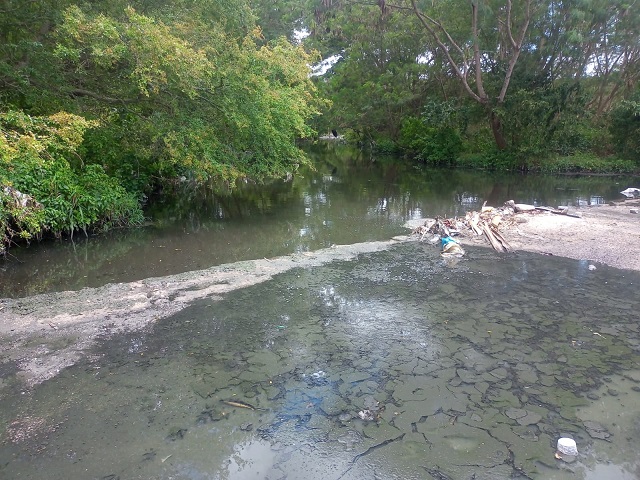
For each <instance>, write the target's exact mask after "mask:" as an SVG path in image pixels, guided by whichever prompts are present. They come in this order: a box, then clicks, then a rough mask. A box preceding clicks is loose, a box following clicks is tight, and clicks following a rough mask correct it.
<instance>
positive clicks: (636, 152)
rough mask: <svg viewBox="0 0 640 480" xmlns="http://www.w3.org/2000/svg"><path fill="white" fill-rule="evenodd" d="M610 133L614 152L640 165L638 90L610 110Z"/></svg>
mask: <svg viewBox="0 0 640 480" xmlns="http://www.w3.org/2000/svg"><path fill="white" fill-rule="evenodd" d="M610 133H611V136H612V138H613V143H614V145H615V149H616V153H617V154H618V155H620V156H621V157H623V158H627V159H629V160H633V161H635V162H636V164H638V165H640V92H639V93H637V94H636V95H635V96H634V97H633V98H631V99H629V100H626V101H623V102H621V103H620V105H618V106H617V107H616V108H615V109H614V110H613V111H612V112H611V124H610Z"/></svg>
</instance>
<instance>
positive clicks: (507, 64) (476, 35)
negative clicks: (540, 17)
mask: <svg viewBox="0 0 640 480" xmlns="http://www.w3.org/2000/svg"><path fill="white" fill-rule="evenodd" d="M465 4H466V5H467V8H466V10H467V11H468V14H467V19H466V20H467V27H464V26H463V23H464V18H459V17H458V18H451V17H449V18H447V17H448V15H449V14H450V13H451V12H460V11H464V9H465V8H464V7H465ZM400 8H404V7H400ZM410 9H411V11H412V12H413V14H414V15H415V16H416V17H417V18H418V19H419V20H420V23H421V24H422V26H423V28H424V29H425V30H426V31H427V32H428V33H429V35H430V36H431V38H432V40H433V41H434V42H435V44H436V45H437V51H436V53H437V54H440V55H443V56H444V57H445V58H446V60H447V62H448V64H449V66H450V68H451V69H452V71H453V73H454V74H455V76H456V77H457V78H458V80H459V81H460V82H461V84H462V87H463V88H464V91H465V92H466V94H467V95H469V97H471V98H472V99H473V100H474V101H476V102H478V103H479V104H480V105H482V106H483V108H484V109H485V111H486V112H487V115H488V119H489V123H490V126H491V131H492V132H493V136H494V138H495V142H496V145H497V147H498V148H499V149H501V150H502V149H505V148H506V147H507V145H508V144H507V140H506V138H505V136H504V132H503V128H502V119H501V118H500V115H499V114H498V108H499V107H501V106H502V105H503V104H504V101H505V98H506V96H507V92H508V89H509V85H510V82H511V78H512V75H513V71H514V69H515V67H516V64H517V62H518V59H519V58H520V54H521V52H522V50H523V47H524V46H525V39H526V35H527V32H528V29H529V25H530V23H531V20H532V16H533V14H534V11H533V9H532V0H524V1H523V2H521V5H519V8H517V9H516V8H514V5H513V2H512V1H511V0H504V1H485V2H480V1H478V0H472V1H470V2H468V1H464V2H460V1H457V0H453V1H444V2H438V4H437V5H436V2H431V7H429V6H428V4H422V5H420V4H418V0H411V7H410ZM461 21H463V22H461ZM497 72H499V73H497ZM491 73H493V74H494V75H495V74H496V73H497V75H496V76H497V77H499V78H500V79H501V81H498V82H495V81H494V83H496V84H497V85H499V90H497V91H493V92H491V91H489V90H488V89H487V88H486V85H485V84H486V83H487V82H486V80H485V79H486V77H487V75H489V74H491Z"/></svg>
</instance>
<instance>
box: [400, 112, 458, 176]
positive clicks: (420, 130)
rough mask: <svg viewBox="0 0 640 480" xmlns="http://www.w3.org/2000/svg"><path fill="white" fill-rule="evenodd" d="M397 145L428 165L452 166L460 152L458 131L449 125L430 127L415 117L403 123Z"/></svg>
mask: <svg viewBox="0 0 640 480" xmlns="http://www.w3.org/2000/svg"><path fill="white" fill-rule="evenodd" d="M399 144H400V146H401V147H403V148H404V149H405V150H406V151H408V152H410V153H411V154H412V155H413V156H414V157H415V158H416V159H418V160H422V161H423V162H425V163H427V164H429V165H453V164H454V163H455V161H456V159H457V157H458V156H459V155H460V153H461V152H462V138H461V136H460V132H459V131H458V129H456V128H454V127H452V126H450V125H436V126H431V125H429V124H427V123H426V121H425V120H424V119H418V118H415V117H409V118H407V119H406V120H405V121H404V122H403V124H402V129H401V130H400V141H399Z"/></svg>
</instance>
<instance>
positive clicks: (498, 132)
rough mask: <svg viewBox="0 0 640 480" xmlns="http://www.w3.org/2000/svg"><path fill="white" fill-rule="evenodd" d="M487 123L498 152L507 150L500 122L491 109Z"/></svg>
mask: <svg viewBox="0 0 640 480" xmlns="http://www.w3.org/2000/svg"><path fill="white" fill-rule="evenodd" d="M489 123H490V124H491V131H492V132H493V138H494V139H495V140H496V146H497V147H498V150H505V149H506V148H507V140H506V139H505V138H504V132H503V131H502V121H501V120H500V117H499V116H498V115H496V112H495V110H493V109H492V110H491V112H490V113H489Z"/></svg>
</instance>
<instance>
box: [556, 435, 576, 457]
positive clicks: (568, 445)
mask: <svg viewBox="0 0 640 480" xmlns="http://www.w3.org/2000/svg"><path fill="white" fill-rule="evenodd" d="M558 451H559V452H560V453H562V454H563V455H578V447H577V446H576V441H575V440H574V439H572V438H560V439H558Z"/></svg>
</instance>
